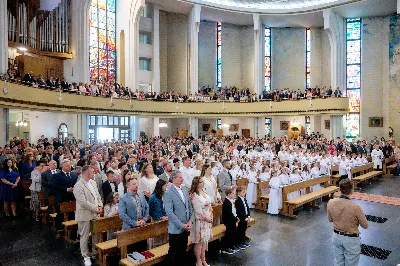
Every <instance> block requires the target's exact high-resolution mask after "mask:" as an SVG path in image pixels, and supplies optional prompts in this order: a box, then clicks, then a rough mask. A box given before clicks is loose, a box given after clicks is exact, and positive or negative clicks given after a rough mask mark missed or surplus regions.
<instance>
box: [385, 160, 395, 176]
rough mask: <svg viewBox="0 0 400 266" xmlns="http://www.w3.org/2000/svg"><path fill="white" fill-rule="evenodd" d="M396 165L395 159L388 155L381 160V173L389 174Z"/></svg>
mask: <svg viewBox="0 0 400 266" xmlns="http://www.w3.org/2000/svg"><path fill="white" fill-rule="evenodd" d="M396 167H397V164H396V159H395V157H394V156H390V157H389V158H386V159H384V160H383V161H382V168H383V175H389V174H390V172H391V171H392V170H393V169H394V168H396Z"/></svg>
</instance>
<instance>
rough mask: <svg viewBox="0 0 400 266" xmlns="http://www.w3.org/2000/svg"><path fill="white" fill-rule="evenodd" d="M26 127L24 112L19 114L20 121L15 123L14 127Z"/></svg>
mask: <svg viewBox="0 0 400 266" xmlns="http://www.w3.org/2000/svg"><path fill="white" fill-rule="evenodd" d="M27 125H28V120H27V119H25V118H24V112H22V114H21V119H20V120H18V121H17V122H15V126H17V127H22V126H24V127H26V126H27Z"/></svg>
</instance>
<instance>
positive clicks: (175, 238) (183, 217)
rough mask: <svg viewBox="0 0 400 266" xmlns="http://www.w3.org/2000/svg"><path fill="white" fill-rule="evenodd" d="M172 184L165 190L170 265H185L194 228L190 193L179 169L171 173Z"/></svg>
mask: <svg viewBox="0 0 400 266" xmlns="http://www.w3.org/2000/svg"><path fill="white" fill-rule="evenodd" d="M171 180H172V184H173V185H172V186H171V187H169V188H168V189H167V191H165V194H164V206H165V212H166V214H167V216H168V234H169V250H168V260H169V265H177V266H180V265H185V263H186V249H187V244H188V237H189V232H190V230H191V228H192V220H191V216H192V209H191V205H190V200H189V194H188V192H187V190H186V188H185V186H182V183H183V177H182V173H181V172H179V171H174V172H172V174H171Z"/></svg>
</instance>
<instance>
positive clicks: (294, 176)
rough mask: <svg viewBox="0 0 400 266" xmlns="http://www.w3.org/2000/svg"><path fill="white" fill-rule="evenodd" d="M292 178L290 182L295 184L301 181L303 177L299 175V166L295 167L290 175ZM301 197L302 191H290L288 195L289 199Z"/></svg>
mask: <svg viewBox="0 0 400 266" xmlns="http://www.w3.org/2000/svg"><path fill="white" fill-rule="evenodd" d="M289 178H290V179H289V180H290V184H295V183H298V182H300V181H301V177H300V175H299V169H298V168H297V167H295V168H294V169H293V173H292V174H291V175H290V177H289ZM297 197H300V191H299V190H298V191H293V192H292V193H289V195H288V196H287V199H288V200H291V199H294V198H297Z"/></svg>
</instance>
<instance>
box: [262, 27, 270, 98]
mask: <svg viewBox="0 0 400 266" xmlns="http://www.w3.org/2000/svg"><path fill="white" fill-rule="evenodd" d="M264 57H265V60H264V61H265V62H264V90H265V91H271V28H270V27H265V28H264Z"/></svg>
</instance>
